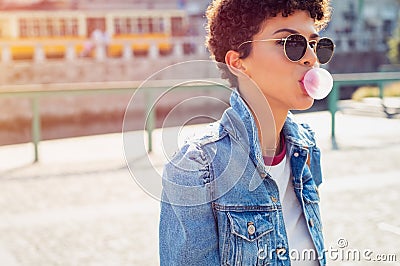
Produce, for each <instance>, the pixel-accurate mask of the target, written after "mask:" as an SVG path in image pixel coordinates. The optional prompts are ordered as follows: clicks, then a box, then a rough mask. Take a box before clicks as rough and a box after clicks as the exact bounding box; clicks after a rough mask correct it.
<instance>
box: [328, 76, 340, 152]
mask: <svg viewBox="0 0 400 266" xmlns="http://www.w3.org/2000/svg"><path fill="white" fill-rule="evenodd" d="M339 88H340V85H339V84H338V83H337V82H335V83H334V84H333V89H332V91H331V93H330V94H329V97H328V107H329V112H330V113H331V141H332V148H333V149H334V150H337V149H338V146H337V143H336V136H335V126H336V121H335V114H336V111H337V101H338V100H339Z"/></svg>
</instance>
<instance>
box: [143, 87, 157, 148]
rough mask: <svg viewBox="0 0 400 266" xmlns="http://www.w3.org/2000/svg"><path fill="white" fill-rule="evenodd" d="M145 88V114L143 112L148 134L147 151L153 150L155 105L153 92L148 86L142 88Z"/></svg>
mask: <svg viewBox="0 0 400 266" xmlns="http://www.w3.org/2000/svg"><path fill="white" fill-rule="evenodd" d="M144 90H145V101H146V114H145V125H146V131H147V136H148V152H152V151H153V130H154V128H155V124H156V123H155V122H156V121H155V120H156V113H155V111H156V110H155V108H156V105H155V104H154V101H153V94H152V90H151V89H150V88H144Z"/></svg>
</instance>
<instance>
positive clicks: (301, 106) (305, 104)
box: [292, 97, 314, 111]
mask: <svg viewBox="0 0 400 266" xmlns="http://www.w3.org/2000/svg"><path fill="white" fill-rule="evenodd" d="M308 98H309V99H310V100H308V101H306V102H302V103H301V104H299V105H297V106H295V107H294V108H293V109H292V110H297V111H304V110H307V109H310V108H311V107H312V106H313V104H314V99H313V98H311V97H308Z"/></svg>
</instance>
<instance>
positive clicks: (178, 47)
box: [173, 41, 184, 58]
mask: <svg viewBox="0 0 400 266" xmlns="http://www.w3.org/2000/svg"><path fill="white" fill-rule="evenodd" d="M173 45H174V50H173V56H175V57H179V58H180V57H182V56H183V54H184V51H183V45H184V43H183V42H181V41H176V42H174V44H173Z"/></svg>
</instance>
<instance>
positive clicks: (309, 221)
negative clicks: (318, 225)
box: [308, 218, 314, 227]
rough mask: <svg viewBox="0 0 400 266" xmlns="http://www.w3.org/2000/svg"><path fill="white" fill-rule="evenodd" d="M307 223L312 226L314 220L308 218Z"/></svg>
mask: <svg viewBox="0 0 400 266" xmlns="http://www.w3.org/2000/svg"><path fill="white" fill-rule="evenodd" d="M308 224H309V225H310V227H314V220H313V219H312V218H310V220H308Z"/></svg>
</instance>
